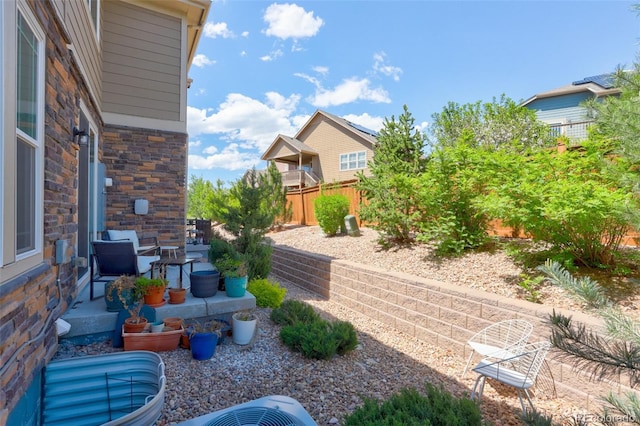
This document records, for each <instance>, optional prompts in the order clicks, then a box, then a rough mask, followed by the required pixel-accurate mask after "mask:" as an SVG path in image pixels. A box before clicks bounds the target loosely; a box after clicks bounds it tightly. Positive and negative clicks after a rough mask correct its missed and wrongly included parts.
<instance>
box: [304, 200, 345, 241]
mask: <svg viewBox="0 0 640 426" xmlns="http://www.w3.org/2000/svg"><path fill="white" fill-rule="evenodd" d="M313 209H314V213H315V215H316V219H317V220H318V224H319V225H320V229H322V232H324V233H325V234H326V235H329V236H331V235H336V234H337V233H338V230H339V229H341V228H343V227H344V217H345V216H346V215H348V214H349V198H347V196H345V195H342V194H334V195H320V196H319V197H318V198H316V199H315V200H314V202H313Z"/></svg>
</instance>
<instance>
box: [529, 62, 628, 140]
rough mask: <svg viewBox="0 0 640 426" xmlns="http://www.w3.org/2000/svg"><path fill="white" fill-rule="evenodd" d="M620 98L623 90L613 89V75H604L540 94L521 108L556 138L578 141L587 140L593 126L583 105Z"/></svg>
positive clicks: (587, 78)
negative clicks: (615, 97) (592, 101)
mask: <svg viewBox="0 0 640 426" xmlns="http://www.w3.org/2000/svg"><path fill="white" fill-rule="evenodd" d="M619 94H620V89H618V88H616V87H615V86H614V75H613V74H601V75H596V76H593V77H586V78H583V79H582V80H578V81H574V82H573V83H571V84H568V85H566V86H562V87H558V88H557V89H553V90H549V91H547V92H543V93H539V94H537V95H535V96H532V97H531V98H529V99H527V100H526V101H524V102H523V103H521V105H522V106H525V107H527V108H529V109H531V110H534V111H536V114H537V116H538V119H539V120H540V121H543V122H545V123H547V124H549V126H551V131H552V132H553V134H554V136H566V137H568V138H569V139H571V140H574V141H579V140H583V139H585V138H586V137H587V128H588V126H589V125H590V124H591V123H592V122H593V119H592V118H590V117H589V116H588V115H587V110H586V108H585V107H584V106H582V103H583V102H584V101H586V100H588V99H594V98H595V99H602V98H604V97H607V96H617V95H619Z"/></svg>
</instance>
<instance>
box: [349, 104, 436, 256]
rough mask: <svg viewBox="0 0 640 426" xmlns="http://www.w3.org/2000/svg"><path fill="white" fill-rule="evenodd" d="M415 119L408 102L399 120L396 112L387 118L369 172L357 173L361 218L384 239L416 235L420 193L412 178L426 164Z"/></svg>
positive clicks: (421, 139)
mask: <svg viewBox="0 0 640 426" xmlns="http://www.w3.org/2000/svg"><path fill="white" fill-rule="evenodd" d="M414 121H415V120H414V118H413V116H412V115H411V113H410V112H409V109H408V107H407V106H406V105H404V112H403V114H402V115H400V116H399V117H398V120H397V121H396V119H395V117H394V116H391V119H390V120H389V119H385V121H384V127H383V129H382V130H381V131H380V133H379V134H378V137H377V139H378V141H377V144H376V145H375V147H374V150H373V159H372V160H370V161H369V162H368V168H369V171H370V175H365V174H364V173H362V172H360V173H358V175H357V176H358V179H359V183H358V185H357V189H358V190H360V191H361V193H362V196H363V198H364V200H363V202H362V203H361V204H360V218H361V219H362V220H363V221H365V222H367V223H368V224H369V226H371V227H373V228H374V229H376V230H378V231H380V234H381V239H382V241H381V242H384V241H386V242H389V240H392V241H394V242H400V243H401V242H408V241H411V240H412V239H413V236H412V232H413V231H414V229H415V223H414V219H415V215H416V213H417V206H416V205H415V204H416V199H417V197H415V196H414V195H415V194H414V191H413V189H412V188H415V185H414V184H413V182H412V179H414V178H415V177H416V176H417V175H419V174H420V173H421V172H422V171H423V169H424V165H425V158H424V148H425V137H424V135H423V134H422V133H421V132H420V131H417V130H415V128H414Z"/></svg>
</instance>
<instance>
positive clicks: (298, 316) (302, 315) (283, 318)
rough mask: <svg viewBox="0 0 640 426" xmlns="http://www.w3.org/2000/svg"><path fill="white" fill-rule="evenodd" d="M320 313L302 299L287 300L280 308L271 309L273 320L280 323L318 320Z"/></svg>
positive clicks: (288, 323) (290, 323) (287, 323)
mask: <svg viewBox="0 0 640 426" xmlns="http://www.w3.org/2000/svg"><path fill="white" fill-rule="evenodd" d="M319 318H320V317H319V315H318V314H317V313H316V312H315V311H314V310H313V307H311V305H309V304H308V303H305V302H302V301H300V300H285V301H284V302H282V304H281V305H280V307H279V308H278V309H274V310H273V311H271V321H273V322H275V323H276V324H278V325H293V324H295V323H297V322H302V323H307V322H312V321H316V320H318V319H319Z"/></svg>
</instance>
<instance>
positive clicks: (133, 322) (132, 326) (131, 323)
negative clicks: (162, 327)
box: [124, 317, 147, 333]
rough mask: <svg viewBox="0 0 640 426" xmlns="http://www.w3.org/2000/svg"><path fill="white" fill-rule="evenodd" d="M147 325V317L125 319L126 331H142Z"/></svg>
mask: <svg viewBox="0 0 640 426" xmlns="http://www.w3.org/2000/svg"><path fill="white" fill-rule="evenodd" d="M146 325H147V319H146V318H144V317H139V318H131V317H129V318H127V319H125V320H124V332H125V333H141V332H142V331H144V328H145V327H146Z"/></svg>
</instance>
